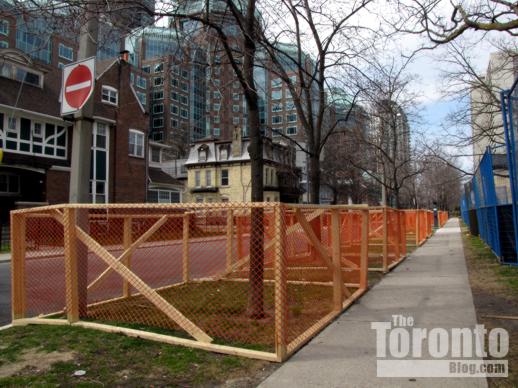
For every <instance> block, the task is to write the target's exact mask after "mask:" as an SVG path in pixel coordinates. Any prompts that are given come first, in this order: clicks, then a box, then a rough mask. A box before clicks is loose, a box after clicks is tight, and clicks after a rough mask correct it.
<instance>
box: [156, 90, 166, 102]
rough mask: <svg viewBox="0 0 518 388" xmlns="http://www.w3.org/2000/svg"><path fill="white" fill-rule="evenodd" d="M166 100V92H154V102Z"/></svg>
mask: <svg viewBox="0 0 518 388" xmlns="http://www.w3.org/2000/svg"><path fill="white" fill-rule="evenodd" d="M163 99H164V91H163V90H155V91H154V92H153V100H163Z"/></svg>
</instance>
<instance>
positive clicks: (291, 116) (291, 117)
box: [286, 113, 297, 123]
mask: <svg viewBox="0 0 518 388" xmlns="http://www.w3.org/2000/svg"><path fill="white" fill-rule="evenodd" d="M286 122H288V123H296V122H297V114H296V113H292V114H289V115H286Z"/></svg>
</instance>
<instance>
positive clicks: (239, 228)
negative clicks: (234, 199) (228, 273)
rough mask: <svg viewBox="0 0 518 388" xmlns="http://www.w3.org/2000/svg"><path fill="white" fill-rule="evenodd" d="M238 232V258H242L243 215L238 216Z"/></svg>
mask: <svg viewBox="0 0 518 388" xmlns="http://www.w3.org/2000/svg"><path fill="white" fill-rule="evenodd" d="M236 234H237V259H238V260H241V259H242V258H243V256H244V253H243V219H242V217H241V216H236Z"/></svg>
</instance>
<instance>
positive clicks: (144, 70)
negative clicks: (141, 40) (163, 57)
mask: <svg viewBox="0 0 518 388" xmlns="http://www.w3.org/2000/svg"><path fill="white" fill-rule="evenodd" d="M142 71H143V72H144V73H148V74H149V73H151V66H149V65H146V66H142Z"/></svg>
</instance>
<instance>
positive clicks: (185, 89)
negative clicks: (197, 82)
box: [182, 82, 189, 92]
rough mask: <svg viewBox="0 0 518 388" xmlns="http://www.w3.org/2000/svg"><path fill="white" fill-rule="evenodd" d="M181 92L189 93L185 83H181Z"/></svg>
mask: <svg viewBox="0 0 518 388" xmlns="http://www.w3.org/2000/svg"><path fill="white" fill-rule="evenodd" d="M182 90H183V91H184V92H188V91H189V85H187V83H185V82H182Z"/></svg>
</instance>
